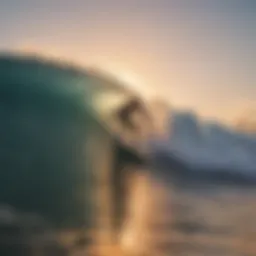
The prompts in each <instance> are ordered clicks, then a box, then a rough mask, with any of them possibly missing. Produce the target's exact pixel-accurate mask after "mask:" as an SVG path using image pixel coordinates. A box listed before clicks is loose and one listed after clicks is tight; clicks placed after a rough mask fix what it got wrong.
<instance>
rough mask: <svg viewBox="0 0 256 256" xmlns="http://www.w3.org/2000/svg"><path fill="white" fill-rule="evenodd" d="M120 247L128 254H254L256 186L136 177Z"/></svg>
mask: <svg viewBox="0 0 256 256" xmlns="http://www.w3.org/2000/svg"><path fill="white" fill-rule="evenodd" d="M136 180H137V182H135V183H134V188H133V193H132V194H131V198H130V205H131V207H130V215H129V218H128V222H127V223H126V229H124V237H125V235H126V239H124V240H123V246H124V247H125V246H126V247H125V248H126V251H129V252H130V253H131V255H148V256H151V255H152V256H161V255H163V256H172V255H175V256H201V255H202V256H253V255H256V218H255V216H256V187H254V186H250V187H249V186H245V185H243V186H240V185H239V184H238V183H236V184H226V183H218V184H217V183H215V182H213V181H211V178H210V177H209V179H208V180H205V181H204V182H202V181H200V182H197V179H196V178H194V179H193V181H190V180H187V179H185V178H184V179H183V178H180V179H179V180H174V179H173V178H172V177H171V176H170V175H169V177H168V175H167V176H165V177H161V175H160V174H159V173H158V174H156V173H153V174H152V173H151V174H150V173H148V174H147V175H144V176H140V177H139V178H137V179H136Z"/></svg>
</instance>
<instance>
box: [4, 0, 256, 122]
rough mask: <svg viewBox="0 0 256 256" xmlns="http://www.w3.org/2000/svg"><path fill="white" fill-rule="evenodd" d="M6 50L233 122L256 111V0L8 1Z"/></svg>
mask: <svg viewBox="0 0 256 256" xmlns="http://www.w3.org/2000/svg"><path fill="white" fill-rule="evenodd" d="M0 31H1V41H0V49H1V50H3V51H10V50H18V51H28V52H33V51H35V52H39V53H41V54H47V55H51V56H54V57H56V58H62V59H67V60H71V61H73V62H77V63H78V64H81V65H85V66H88V65H89V66H96V67H99V68H102V69H105V70H107V71H109V72H112V73H114V74H116V75H117V76H120V77H122V78H123V79H124V80H127V81H128V83H129V84H130V85H131V86H133V87H134V88H135V89H136V90H139V91H140V92H141V93H142V94H144V95H145V96H152V95H154V96H159V97H162V98H164V99H165V100H167V101H168V102H169V103H170V104H171V105H172V106H175V107H177V108H188V109H192V110H194V111H196V112H197V113H198V114H199V115H201V116H203V117H207V118H214V119H219V120H221V121H223V122H231V121H232V120H234V119H236V118H237V117H239V115H241V113H243V111H247V109H252V108H256V1H254V0H211V1H210V0H194V1H191V0H187V1H184V0H179V1H177V0H136V1H135V0H129V1H124V0H83V1H82V0H81V1H79V0H73V1H70V0H69V1H67V0H44V1H41V0H39V1H38V0H16V1H14V0H2V1H1V3H0Z"/></svg>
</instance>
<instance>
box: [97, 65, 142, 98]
mask: <svg viewBox="0 0 256 256" xmlns="http://www.w3.org/2000/svg"><path fill="white" fill-rule="evenodd" d="M94 67H95V68H96V69H98V70H99V71H102V72H103V73H105V74H109V75H111V76H113V77H115V78H116V79H117V80H119V81H120V82H122V83H123V84H124V85H125V86H127V87H129V88H131V89H132V90H135V91H136V92H138V93H141V91H142V88H143V85H144V83H143V81H142V79H141V78H140V77H139V76H138V75H137V74H135V73H133V72H131V71H127V70H124V69H122V68H119V67H117V66H115V65H110V64H106V65H94Z"/></svg>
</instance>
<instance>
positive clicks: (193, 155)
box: [154, 111, 256, 172]
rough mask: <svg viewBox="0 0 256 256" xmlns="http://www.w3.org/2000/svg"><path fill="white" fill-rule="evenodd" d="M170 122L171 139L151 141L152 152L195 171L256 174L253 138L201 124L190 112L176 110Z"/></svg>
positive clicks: (254, 140)
mask: <svg viewBox="0 0 256 256" xmlns="http://www.w3.org/2000/svg"><path fill="white" fill-rule="evenodd" d="M169 123H170V125H169V129H170V134H171V136H170V139H169V140H168V141H165V142H154V150H160V151H162V150H163V151H165V152H167V153H168V152H170V154H172V155H175V156H176V157H177V158H179V159H181V160H182V161H184V162H185V163H187V164H189V165H191V166H192V167H195V168H197V167H200V168H204V169H207V167H208V169H211V170H214V169H217V168H225V169H232V170H234V171H235V170H239V171H240V170H242V171H247V172H256V135H248V134H244V133H240V132H237V131H234V130H231V129H229V128H227V127H225V126H223V125H221V124H219V123H215V122H206V121H200V120H198V118H197V116H196V115H195V114H193V113H191V112H181V111H175V112H173V113H171V115H170V122H169ZM209 167H210V168H209Z"/></svg>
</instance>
